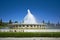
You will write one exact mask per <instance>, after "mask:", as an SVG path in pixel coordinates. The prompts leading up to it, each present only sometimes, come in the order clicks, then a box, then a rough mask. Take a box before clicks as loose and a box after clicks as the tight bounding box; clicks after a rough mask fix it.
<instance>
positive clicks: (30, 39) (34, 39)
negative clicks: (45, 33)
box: [0, 37, 60, 40]
mask: <svg viewBox="0 0 60 40" xmlns="http://www.w3.org/2000/svg"><path fill="white" fill-rule="evenodd" d="M0 40H60V38H50V37H36V38H0Z"/></svg>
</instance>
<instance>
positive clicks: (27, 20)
mask: <svg viewBox="0 0 60 40" xmlns="http://www.w3.org/2000/svg"><path fill="white" fill-rule="evenodd" d="M27 11H28V13H27V15H26V16H25V18H24V24H37V22H36V19H35V17H34V16H33V15H32V14H31V12H30V10H29V9H28V10H27Z"/></svg>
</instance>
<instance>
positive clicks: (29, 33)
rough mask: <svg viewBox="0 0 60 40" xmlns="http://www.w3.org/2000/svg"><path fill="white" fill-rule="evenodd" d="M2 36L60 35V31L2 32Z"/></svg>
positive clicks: (0, 33)
mask: <svg viewBox="0 0 60 40" xmlns="http://www.w3.org/2000/svg"><path fill="white" fill-rule="evenodd" d="M0 37H60V32H0Z"/></svg>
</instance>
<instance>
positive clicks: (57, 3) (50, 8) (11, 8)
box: [0, 0, 60, 23]
mask: <svg viewBox="0 0 60 40" xmlns="http://www.w3.org/2000/svg"><path fill="white" fill-rule="evenodd" d="M27 9H30V11H31V13H32V14H33V15H34V16H35V18H36V19H37V21H38V22H42V20H45V22H48V21H50V22H51V23H57V22H58V21H59V22H60V0H0V18H2V20H3V21H4V22H8V21H9V20H10V19H11V20H12V21H18V22H20V21H22V20H23V18H24V17H25V16H26V14H27Z"/></svg>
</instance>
